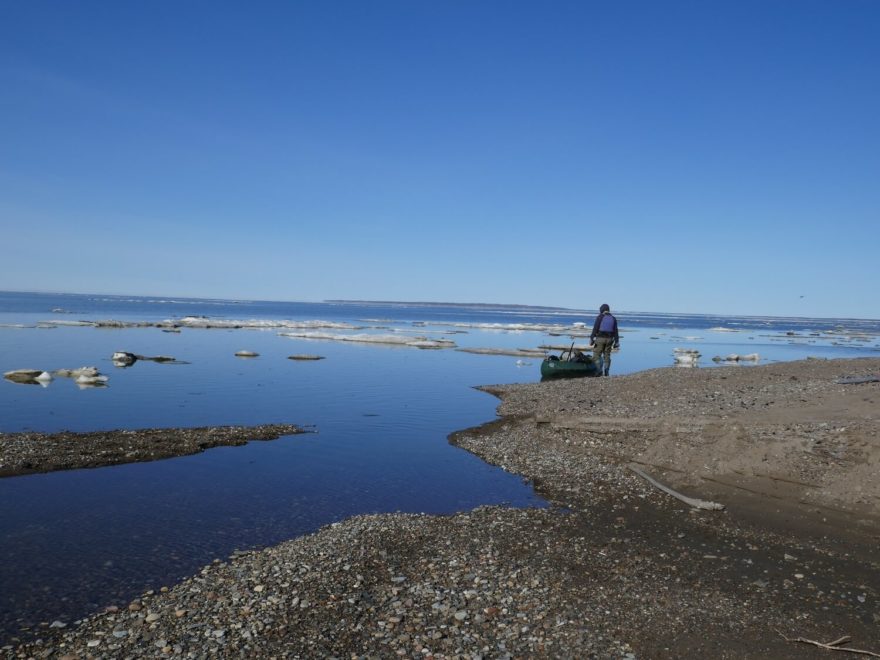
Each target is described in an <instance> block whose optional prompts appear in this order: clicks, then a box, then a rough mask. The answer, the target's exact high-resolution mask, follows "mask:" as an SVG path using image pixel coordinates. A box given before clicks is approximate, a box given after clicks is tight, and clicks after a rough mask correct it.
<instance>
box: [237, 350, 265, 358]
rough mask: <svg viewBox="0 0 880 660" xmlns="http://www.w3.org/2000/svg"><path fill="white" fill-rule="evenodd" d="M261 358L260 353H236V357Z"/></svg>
mask: <svg viewBox="0 0 880 660" xmlns="http://www.w3.org/2000/svg"><path fill="white" fill-rule="evenodd" d="M259 356H260V354H259V353H254V352H253V351H236V353H235V357H246V358H254V357H259Z"/></svg>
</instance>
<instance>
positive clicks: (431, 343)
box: [278, 332, 455, 348]
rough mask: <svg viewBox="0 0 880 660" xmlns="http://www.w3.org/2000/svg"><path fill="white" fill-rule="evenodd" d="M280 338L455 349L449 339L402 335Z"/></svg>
mask: <svg viewBox="0 0 880 660" xmlns="http://www.w3.org/2000/svg"><path fill="white" fill-rule="evenodd" d="M278 335H279V336H280V337H293V338H294V339H322V340H324V341H348V342H357V343H363V344H389V345H395V346H412V347H414V348H454V347H455V342H454V341H451V340H449V339H432V338H430V337H405V336H402V335H371V334H357V335H340V334H334V333H332V332H279V333H278Z"/></svg>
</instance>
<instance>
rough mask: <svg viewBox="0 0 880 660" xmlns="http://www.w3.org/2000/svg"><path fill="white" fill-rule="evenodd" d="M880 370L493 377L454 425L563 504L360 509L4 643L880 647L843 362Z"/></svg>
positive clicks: (137, 649)
mask: <svg viewBox="0 0 880 660" xmlns="http://www.w3.org/2000/svg"><path fill="white" fill-rule="evenodd" d="M877 373H880V359H858V360H833V361H818V360H815V361H814V360H807V361H801V362H791V363H781V364H773V365H764V366H758V367H747V368H744V367H741V366H731V367H721V368H715V369H675V368H668V369H656V370H651V371H646V372H642V373H639V374H633V375H629V376H622V377H614V378H608V379H585V380H574V381H563V382H552V383H536V384H527V385H513V386H499V387H488V388H485V389H486V390H487V391H490V392H493V393H495V394H497V395H498V396H500V398H501V400H502V403H501V405H500V406H499V412H500V413H501V415H502V418H501V419H500V420H498V421H496V422H493V423H490V424H487V425H484V426H482V427H480V428H477V429H471V430H468V431H463V432H460V433H457V434H455V435H454V436H453V437H452V438H451V442H453V443H454V444H457V445H459V446H461V447H463V448H465V449H467V450H468V451H471V452H473V453H475V454H477V455H478V456H481V457H482V458H484V459H485V460H487V461H489V462H491V463H494V464H496V465H500V466H502V467H504V468H505V469H507V470H509V471H511V472H515V473H517V474H520V475H523V476H524V477H525V478H528V479H530V480H531V481H533V483H534V484H535V485H536V489H537V490H538V491H539V492H540V493H541V494H542V495H543V496H545V497H546V498H547V499H548V500H549V501H550V502H552V503H553V504H554V507H552V508H550V509H543V510H513V509H507V508H501V507H486V508H480V509H477V510H475V511H472V512H467V513H461V514H457V515H454V516H418V515H381V516H359V517H355V518H352V519H349V520H347V521H344V522H342V523H338V524H335V525H331V526H329V527H326V528H324V529H322V530H321V531H319V532H318V533H316V534H313V535H309V536H306V537H302V538H298V539H294V540H291V541H288V542H285V543H282V544H280V545H278V546H274V547H271V548H267V549H265V550H263V551H259V552H253V553H248V554H245V555H237V556H235V557H231V558H229V559H228V560H227V561H222V562H217V563H215V564H213V565H211V566H208V567H206V568H205V569H204V570H203V571H202V572H201V573H200V574H199V575H196V576H194V577H193V578H190V579H188V580H185V581H183V582H182V583H180V584H178V585H174V586H171V585H169V588H168V589H167V590H165V591H159V592H156V593H152V592H150V593H148V594H145V595H144V596H143V598H140V599H137V600H136V601H134V602H132V603H130V604H128V605H126V606H122V607H119V608H116V607H111V608H109V610H108V611H106V612H103V613H100V614H98V615H95V616H93V617H91V618H89V619H86V620H84V621H83V622H81V623H80V624H79V625H70V626H68V627H67V628H64V629H51V628H48V627H47V628H46V629H45V630H44V631H41V639H40V640H39V641H37V642H32V643H29V644H27V645H22V646H18V647H14V646H9V647H6V648H5V649H4V652H5V653H6V654H7V656H8V657H30V656H33V657H36V656H40V655H42V654H44V653H46V652H49V651H51V652H52V653H53V656H52V657H68V658H84V657H106V658H116V657H207V656H209V655H216V656H218V657H242V658H244V657H325V656H338V657H342V656H352V655H354V656H358V655H375V656H379V657H390V656H394V655H399V656H401V657H413V658H425V657H434V658H448V657H469V658H470V657H493V658H494V657H567V658H568V657H570V658H583V657H600V658H627V657H629V658H632V657H640V658H667V657H668V658H672V657H688V658H710V657H711V658H768V657H773V658H819V657H822V658H827V657H829V656H828V653H829V652H828V651H825V650H822V649H819V648H817V647H815V646H813V645H810V644H806V643H799V642H791V641H787V640H786V639H785V637H788V638H797V637H803V638H808V639H812V640H816V641H820V642H828V641H831V640H836V639H838V638H840V637H842V636H844V635H848V636H851V638H852V641H851V646H852V647H854V648H859V649H868V650H871V651H873V652H875V653H880V601H878V599H880V577H878V576H880V563H878V561H880V558H878V554H877V552H876V548H877V545H878V539H880V492H878V490H877V488H878V484H877V483H876V481H877V479H876V476H877V472H878V470H877V466H878V463H877V462H878V458H880V433H878V431H880V421H878V411H880V406H878V403H880V383H876V382H873V383H871V382H866V383H859V384H839V383H838V382H837V381H838V380H839V379H841V378H848V377H865V376H870V375H874V374H877ZM630 465H636V466H639V467H640V468H641V469H643V470H645V471H646V472H647V473H649V474H650V475H651V476H653V477H655V478H657V479H660V480H661V481H662V482H664V483H666V484H668V485H670V486H672V487H674V488H675V489H677V490H679V491H680V492H682V493H684V494H686V495H689V496H693V497H699V498H701V499H705V500H711V501H714V502H717V503H720V504H723V505H724V507H725V508H724V510H721V511H704V510H698V509H693V508H691V507H689V506H688V505H686V504H684V503H683V502H681V501H680V500H678V499H676V498H674V497H671V496H670V495H668V494H666V493H665V492H662V491H660V490H658V489H657V488H656V487H654V486H653V485H651V484H649V483H648V482H646V481H645V480H644V479H642V478H641V477H639V476H638V475H636V474H635V473H634V472H633V471H632V470H630V469H629V467H628V466H630ZM47 624H48V622H47ZM842 646H846V644H843V645H842ZM833 655H835V656H836V657H841V658H843V657H849V656H848V655H847V654H845V653H835V654H833ZM851 657H856V656H851Z"/></svg>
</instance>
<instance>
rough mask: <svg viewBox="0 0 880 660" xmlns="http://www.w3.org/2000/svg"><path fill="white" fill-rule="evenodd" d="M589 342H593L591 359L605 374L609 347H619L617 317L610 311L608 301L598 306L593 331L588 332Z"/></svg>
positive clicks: (609, 355)
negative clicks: (597, 314)
mask: <svg viewBox="0 0 880 660" xmlns="http://www.w3.org/2000/svg"><path fill="white" fill-rule="evenodd" d="M590 342H591V343H592V344H593V360H594V361H595V362H596V364H598V365H599V371H600V372H601V374H602V375H603V376H607V375H608V371H609V370H610V369H611V349H612V347H613V348H620V335H618V334H617V319H616V318H614V315H613V314H612V313H611V308H610V307H609V306H608V303H603V304H602V306H601V307H600V308H599V316H597V317H596V322H595V323H593V332H592V333H590Z"/></svg>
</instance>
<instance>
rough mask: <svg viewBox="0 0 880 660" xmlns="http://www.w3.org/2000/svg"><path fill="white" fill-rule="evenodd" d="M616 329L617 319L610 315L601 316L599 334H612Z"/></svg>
mask: <svg viewBox="0 0 880 660" xmlns="http://www.w3.org/2000/svg"><path fill="white" fill-rule="evenodd" d="M616 327H617V319H615V318H614V317H613V316H612V315H611V314H603V315H602V320H601V321H599V332H607V333H608V334H609V335H613V334H614V329H615V328H616Z"/></svg>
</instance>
